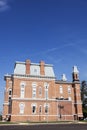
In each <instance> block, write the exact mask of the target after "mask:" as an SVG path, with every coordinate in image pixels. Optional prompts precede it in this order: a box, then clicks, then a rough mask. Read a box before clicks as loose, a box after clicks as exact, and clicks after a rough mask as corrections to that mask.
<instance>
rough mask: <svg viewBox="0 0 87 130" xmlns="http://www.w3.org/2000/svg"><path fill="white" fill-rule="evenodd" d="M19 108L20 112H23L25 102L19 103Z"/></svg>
mask: <svg viewBox="0 0 87 130" xmlns="http://www.w3.org/2000/svg"><path fill="white" fill-rule="evenodd" d="M21 105H23V106H21ZM21 107H22V109H21ZM19 108H20V114H24V108H25V104H24V103H22V102H21V103H19Z"/></svg>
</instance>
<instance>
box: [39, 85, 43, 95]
mask: <svg viewBox="0 0 87 130" xmlns="http://www.w3.org/2000/svg"><path fill="white" fill-rule="evenodd" d="M39 95H42V88H41V87H39Z"/></svg>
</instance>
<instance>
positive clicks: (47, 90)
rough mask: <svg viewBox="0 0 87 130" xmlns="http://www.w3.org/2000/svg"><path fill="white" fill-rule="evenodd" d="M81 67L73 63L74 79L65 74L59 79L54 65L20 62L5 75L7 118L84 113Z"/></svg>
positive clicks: (36, 118)
mask: <svg viewBox="0 0 87 130" xmlns="http://www.w3.org/2000/svg"><path fill="white" fill-rule="evenodd" d="M78 75H79V71H78V69H77V67H76V66H74V67H73V72H72V82H68V81H67V79H66V76H65V75H64V74H63V76H62V79H61V80H56V77H55V74H54V70H53V66H52V65H50V64H45V63H44V62H43V61H41V62H40V63H38V64H37V63H31V62H30V60H26V61H25V62H16V63H15V66H14V73H13V74H11V75H8V74H7V75H5V76H4V79H5V81H6V87H5V93H4V105H3V118H5V119H9V120H10V121H12V122H13V121H31V122H32V121H59V120H77V119H79V118H81V117H83V114H82V102H81V94H80V81H79V76H78Z"/></svg>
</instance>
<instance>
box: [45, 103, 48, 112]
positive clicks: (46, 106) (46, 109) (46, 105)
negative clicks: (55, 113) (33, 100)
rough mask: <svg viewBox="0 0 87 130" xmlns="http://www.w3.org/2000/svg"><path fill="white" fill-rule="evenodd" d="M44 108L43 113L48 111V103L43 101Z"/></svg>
mask: <svg viewBox="0 0 87 130" xmlns="http://www.w3.org/2000/svg"><path fill="white" fill-rule="evenodd" d="M44 108H45V113H48V112H49V104H48V103H45V104H44Z"/></svg>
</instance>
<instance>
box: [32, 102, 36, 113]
mask: <svg viewBox="0 0 87 130" xmlns="http://www.w3.org/2000/svg"><path fill="white" fill-rule="evenodd" d="M35 113H36V104H32V114H35Z"/></svg>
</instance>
